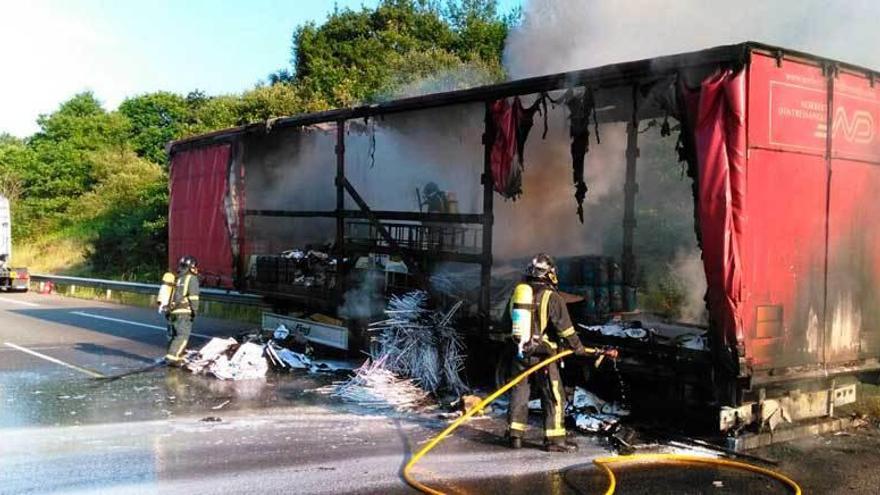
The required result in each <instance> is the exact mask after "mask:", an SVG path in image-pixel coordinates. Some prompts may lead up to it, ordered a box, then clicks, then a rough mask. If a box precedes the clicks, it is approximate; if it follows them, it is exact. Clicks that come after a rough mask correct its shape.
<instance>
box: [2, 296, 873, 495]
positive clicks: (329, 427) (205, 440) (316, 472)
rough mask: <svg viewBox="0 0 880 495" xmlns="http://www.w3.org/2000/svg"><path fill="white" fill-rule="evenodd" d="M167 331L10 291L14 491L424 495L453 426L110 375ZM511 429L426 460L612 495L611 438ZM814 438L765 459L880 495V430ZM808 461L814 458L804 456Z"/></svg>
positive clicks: (672, 473)
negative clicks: (412, 479)
mask: <svg viewBox="0 0 880 495" xmlns="http://www.w3.org/2000/svg"><path fill="white" fill-rule="evenodd" d="M163 327H164V320H163V319H162V318H161V317H159V316H158V315H156V314H155V313H154V312H153V311H151V310H149V309H143V308H130V307H124V306H119V305H113V304H104V303H100V302H92V301H83V300H77V299H67V298H62V297H58V296H42V295H36V294H2V293H0V494H7V493H9V494H12V493H16V494H17V493H111V492H112V493H162V494H169V493H187V494H193V493H248V492H249V493H255V492H258V493H319V494H320V493H327V494H329V493H414V492H413V491H412V490H410V489H409V488H407V487H406V486H405V485H404V484H403V482H402V481H401V479H400V476H399V471H400V469H401V467H402V465H403V463H404V462H405V460H406V459H407V456H408V455H409V454H411V452H412V449H414V448H417V447H418V446H419V444H420V443H421V442H424V441H425V440H427V439H428V438H429V437H430V436H431V435H433V434H436V433H437V432H438V431H439V429H440V428H441V427H443V426H444V425H445V423H443V422H440V421H438V420H434V419H431V418H430V417H425V416H421V417H416V416H412V415H387V414H379V413H377V412H375V411H366V410H362V409H359V408H357V407H355V406H350V405H346V404H342V403H339V402H338V401H336V400H334V399H331V398H329V397H328V396H326V395H324V394H321V393H317V392H315V389H316V388H318V387H321V386H323V385H327V384H329V383H331V382H332V381H333V380H334V379H338V378H340V377H339V376H334V375H309V374H306V373H292V374H283V375H282V374H270V375H269V376H268V377H267V378H266V379H265V380H254V381H244V382H222V381H219V380H215V379H212V378H207V377H203V376H193V375H191V374H189V373H186V372H183V371H180V370H175V369H155V370H152V371H149V372H146V373H143V374H138V375H133V376H130V377H126V378H124V379H120V380H116V381H111V382H101V381H98V380H95V379H94V377H93V374H105V375H109V374H115V373H119V372H122V371H126V370H131V369H136V368H140V367H142V366H145V365H146V364H148V363H149V362H150V361H152V360H153V359H154V358H156V357H158V356H161V355H163V354H164V344H165V336H164V330H163ZM247 330H248V325H246V324H240V323H234V322H228V321H216V320H210V319H199V320H197V321H196V324H195V329H194V331H195V332H196V333H198V334H201V335H203V336H211V335H217V336H233V335H236V334H238V333H241V332H243V331H247ZM202 341H204V338H201V337H200V338H195V339H194V344H195V345H198V344H199V343H200V342H202ZM7 344H11V345H7ZM34 353H35V354H34ZM533 419H535V418H533ZM502 429H503V424H502V421H500V420H499V419H498V418H491V417H490V418H484V419H477V420H475V421H474V422H473V423H471V424H470V425H468V426H466V427H464V428H462V429H461V430H459V432H457V433H456V434H455V435H454V436H453V437H452V438H450V439H448V440H446V441H445V442H444V443H443V444H442V445H441V446H440V447H438V448H437V449H436V450H435V451H434V452H432V453H431V454H430V455H429V456H428V457H426V458H425V459H424V460H423V461H422V462H421V463H420V464H419V467H418V468H417V469H416V472H415V474H416V476H417V477H418V478H419V479H420V480H422V481H424V482H426V483H428V484H430V485H432V486H435V487H437V488H441V489H443V490H445V491H447V492H449V493H499V494H500V493H513V494H517V493H522V494H525V493H552V494H567V493H602V492H603V491H604V488H605V485H606V478H605V477H604V475H602V474H600V473H599V472H598V471H597V470H596V469H595V467H593V466H592V465H591V463H590V461H591V460H592V459H593V458H595V457H599V456H605V455H610V452H609V451H608V450H607V448H606V445H605V444H604V442H603V441H602V440H601V439H597V438H591V437H586V436H582V437H578V438H577V442H578V444H579V445H580V447H581V449H580V452H579V453H578V454H547V453H544V452H542V451H541V450H539V449H538V448H537V447H538V442H539V440H538V438H537V437H533V438H531V441H530V443H529V444H528V445H527V447H532V448H525V449H523V450H520V451H510V450H509V449H507V448H505V446H504V445H503V444H502V442H501V441H500V435H501V433H502ZM536 430H537V429H535V430H534V431H533V432H532V435H537V431H536ZM813 440H814V441H815V442H816V443H813V444H811V443H806V444H803V443H798V442H795V443H792V444H788V445H786V446H784V447H778V446H777V447H774V448H772V449H777V450H772V449H771V450H768V451H767V452H766V453H764V455H769V456H775V457H779V458H780V459H782V460H783V462H782V465H781V467H780V469H781V470H782V471H783V472H789V473H791V474H792V475H794V476H795V477H796V479H798V481H799V482H801V484H802V486H803V487H804V488H805V491H806V493H835V492H837V490H836V488H840V487H845V490H846V491H847V493H876V490H875V488H876V487H877V486H878V485H877V484H876V475H873V476H874V478H872V477H871V475H866V474H864V471H866V469H865V468H864V467H861V466H862V464H864V463H867V464H868V465H869V466H876V465H877V462H878V461H880V441H878V438H877V435H874V434H873V433H865V432H856V433H854V434H853V435H850V436H846V437H842V436H841V437H825V438H820V439H813ZM823 442H829V443H827V444H826V443H823ZM780 448H781V449H782V450H778V449H780ZM786 449H787V450H786ZM806 455H809V456H810V461H811V462H810V463H803V462H801V461H802V460H803V458H804V456H806ZM872 456H873V457H872ZM852 458H858V459H860V461H859V462H860V463H861V464H858V465H857V464H855V463H853V462H851V459H852ZM848 459H850V461H848ZM823 460H824V461H823ZM823 462H827V463H830V464H827V463H826V464H825V465H824V466H823ZM803 466H809V468H806V469H805V468H804V467H803ZM832 468H833V469H832ZM847 470H849V471H847ZM615 471H616V472H618V473H619V474H618V482H619V489H618V493H621V494H629V493H712V494H720V493H785V490H784V489H783V488H782V487H781V485H777V484H775V483H774V482H772V481H768V480H766V479H764V478H759V477H756V476H752V475H743V474H738V473H735V472H730V471H719V470H716V469H706V468H699V469H697V468H681V467H663V466H657V467H647V468H645V467H641V468H635V467H624V468H621V467H616V468H615ZM871 471H872V472H876V471H877V470H876V469H873V470H871ZM836 473H849V474H847V475H846V477H845V478H842V477H841V476H843V475H839V474H836ZM811 488H812V489H811ZM832 488H834V489H832Z"/></svg>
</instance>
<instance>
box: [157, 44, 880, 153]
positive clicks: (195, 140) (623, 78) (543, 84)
mask: <svg viewBox="0 0 880 495" xmlns="http://www.w3.org/2000/svg"><path fill="white" fill-rule="evenodd" d="M753 51H764V52H769V53H772V54H774V55H775V56H776V57H777V58H779V59H780V60H782V59H799V60H808V61H813V62H816V63H822V64H825V63H827V64H833V65H835V66H836V67H838V68H841V69H845V70H851V71H856V72H862V73H866V74H868V75H869V77H871V78H872V79H873V78H874V77H875V76H877V75H880V73H878V72H877V71H875V70H872V69H867V68H864V67H860V66H857V65H854V64H848V63H844V62H840V61H836V60H832V59H828V58H823V57H819V56H817V55H812V54H809V53H805V52H800V51H797V50H790V49H787V48H781V47H776V46H771V45H767V44H764V43H759V42H754V41H747V42H744V43H739V44H735V45H724V46H717V47H713V48H708V49H705V50H700V51H695V52H688V53H680V54H676V55H667V56H661V57H654V58H648V59H642V60H636V61H632V62H623V63H615V64H608V65H603V66H600V67H595V68H591V69H581V70H575V71H569V72H560V73H557V74H549V75H545V76H537V77H530V78H526V79H517V80H514V81H508V82H503V83H498V84H490V85H486V86H477V87H474V88H468V89H463V90H457V91H447V92H442V93H431V94H427V95H422V96H415V97H410V98H402V99H398V100H390V101H385V102H381V103H373V104H368V105H361V106H355V107H348V108H339V109H334V110H326V111H323V112H315V113H306V114H299V115H294V116H290V117H279V118H276V119H271V121H270V122H271V124H269V122H256V123H252V124H246V125H242V126H238V127H231V128H228V129H223V130H219V131H214V132H209V133H206V134H200V135H196V136H192V137H188V138H185V139H181V140H178V141H172V142H171V143H169V148H168V149H169V152H170V153H174V152H176V151H180V150H182V149H185V148H190V147H198V146H202V145H208V144H212V143H216V142H224V141H229V140H230V139H233V138H235V137H236V136H238V135H241V134H246V133H249V132H257V131H260V132H265V131H266V130H267V129H268V128H271V129H280V128H284V127H302V126H308V125H315V124H320V123H326V122H338V121H344V120H351V119H359V118H368V117H373V116H378V115H387V114H391V113H397V112H405V111H412V110H423V109H428V108H434V107H442V106H449V105H457V104H464V103H476V102H484V101H489V100H495V99H498V98H505V97H510V96H516V95H525V94H532V93H540V92H545V91H555V90H561V89H566V88H571V87H577V86H584V85H590V86H591V87H593V88H594V89H599V88H603V87H604V88H608V87H616V86H622V85H625V84H632V83H634V82H637V81H639V80H643V79H646V78H652V77H661V76H664V75H671V74H674V73H676V72H677V71H679V70H681V69H686V68H696V67H705V66H710V65H717V64H722V63H744V62H746V61H747V60H748V56H749V54H750V53H751V52H753Z"/></svg>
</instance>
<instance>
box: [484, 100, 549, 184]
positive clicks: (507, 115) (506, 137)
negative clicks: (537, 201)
mask: <svg viewBox="0 0 880 495" xmlns="http://www.w3.org/2000/svg"><path fill="white" fill-rule="evenodd" d="M541 104H545V103H544V98H543V96H542V97H541V98H539V99H538V100H537V101H536V102H535V103H534V104H533V105H532V106H530V107H528V108H526V107H523V104H522V101H521V100H520V99H519V97H515V98H514V99H513V104H512V105H511V104H509V103H508V102H507V100H506V99H501V100H496V101H494V102H492V104H491V105H490V108H489V111H490V113H491V116H492V125H493V128H494V133H493V141H492V154H491V157H490V160H491V164H492V180H493V183H494V186H495V191H496V192H497V193H498V194H500V195H502V196H504V197H505V198H508V199H516V198H517V197H518V196H519V195H520V194H522V171H523V168H524V165H523V153H524V148H525V143H526V139H527V138H528V136H529V132H530V131H531V129H532V125H533V124H534V117H535V112H538V111H539V109H540V106H541ZM545 105H546V104H545ZM544 113H545V115H546V112H544ZM545 134H546V130H545ZM517 155H518V158H519V161H518V163H517V164H516V165H514V162H513V158H514V156H517Z"/></svg>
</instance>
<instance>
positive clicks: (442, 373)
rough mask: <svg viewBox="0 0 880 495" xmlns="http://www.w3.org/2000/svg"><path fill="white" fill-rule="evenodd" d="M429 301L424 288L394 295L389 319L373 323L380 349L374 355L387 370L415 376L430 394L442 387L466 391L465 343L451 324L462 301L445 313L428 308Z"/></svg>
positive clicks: (455, 391) (456, 392)
mask: <svg viewBox="0 0 880 495" xmlns="http://www.w3.org/2000/svg"><path fill="white" fill-rule="evenodd" d="M427 303H428V294H427V293H426V292H424V291H413V292H410V293H408V294H406V295H403V296H393V297H392V298H391V300H390V301H389V302H388V309H386V310H385V314H386V315H387V316H388V317H389V319H387V320H384V321H380V322H376V323H373V324H371V325H370V330H371V331H372V332H374V333H375V334H376V337H375V341H376V343H377V344H378V349H379V351H378V353H379V354H378V356H374V357H375V358H376V359H377V361H381V362H384V363H385V366H386V368H387V369H388V370H390V371H392V372H394V373H396V374H398V375H401V376H406V377H410V378H412V379H413V380H415V381H416V382H417V383H418V384H419V385H420V386H421V387H422V388H424V389H425V390H427V391H429V392H431V393H436V392H437V391H439V390H441V389H446V390H448V391H450V392H453V393H455V394H461V393H463V392H466V391H467V390H468V387H467V385H465V383H464V382H463V381H462V379H461V376H460V373H461V370H462V369H463V368H464V344H463V343H462V341H461V338H460V337H459V335H458V332H456V330H455V328H453V327H452V319H453V317H454V316H455V313H456V312H457V311H458V310H459V308H461V305H462V302H461V301H459V302H457V303H455V304H454V305H453V306H452V308H450V309H449V311H447V312H446V313H443V312H440V311H431V310H428V309H427V308H426V306H427Z"/></svg>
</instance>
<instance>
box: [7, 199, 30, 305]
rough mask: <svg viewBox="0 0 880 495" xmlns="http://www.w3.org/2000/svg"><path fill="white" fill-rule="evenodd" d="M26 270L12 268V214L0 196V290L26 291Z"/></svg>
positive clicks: (27, 278)
mask: <svg viewBox="0 0 880 495" xmlns="http://www.w3.org/2000/svg"><path fill="white" fill-rule="evenodd" d="M29 283H30V275H29V274H28V270H27V268H13V267H12V212H11V211H10V209H9V200H8V199H6V198H5V197H4V196H0V290H6V291H10V290H17V291H27V290H28V284H29Z"/></svg>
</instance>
